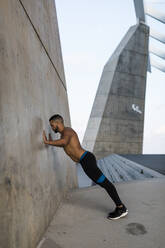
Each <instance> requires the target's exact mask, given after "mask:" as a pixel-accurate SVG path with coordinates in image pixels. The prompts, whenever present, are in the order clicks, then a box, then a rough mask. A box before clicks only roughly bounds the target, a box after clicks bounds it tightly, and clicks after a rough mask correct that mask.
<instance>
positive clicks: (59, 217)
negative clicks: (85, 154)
mask: <svg viewBox="0 0 165 248" xmlns="http://www.w3.org/2000/svg"><path fill="white" fill-rule="evenodd" d="M115 186H116V189H117V191H118V193H119V195H120V197H121V199H122V201H123V202H124V204H125V205H126V206H127V208H128V211H129V212H128V215H127V216H125V217H123V218H121V219H118V220H108V219H107V218H106V216H107V214H108V213H109V212H110V211H113V210H114V208H115V205H114V203H113V202H112V200H111V198H110V197H109V195H108V194H107V192H106V191H105V190H104V189H103V188H101V187H100V186H99V185H96V186H92V187H86V188H81V189H77V190H73V191H72V192H71V193H70V194H69V195H68V199H65V201H63V203H62V204H61V206H60V208H59V209H58V210H57V213H56V215H55V216H54V218H53V220H52V222H51V223H50V225H49V227H48V229H47V231H46V233H45V234H44V236H43V238H42V240H41V242H40V244H39V245H38V247H37V248H56V247H57V248H77V247H79V248H87V247H90V248H100V247H101V248H110V247H112V248H132V247H134V248H144V247H145V248H164V244H165V235H164V230H165V211H164V205H165V191H164V189H165V179H163V178H162V179H160V178H154V179H145V180H137V181H130V182H120V183H115Z"/></svg>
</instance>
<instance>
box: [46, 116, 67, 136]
mask: <svg viewBox="0 0 165 248" xmlns="http://www.w3.org/2000/svg"><path fill="white" fill-rule="evenodd" d="M49 122H50V125H51V127H52V129H53V131H54V132H55V133H57V132H62V131H63V130H64V119H63V117H62V116H61V115H59V114H56V115H53V116H51V117H50V118H49Z"/></svg>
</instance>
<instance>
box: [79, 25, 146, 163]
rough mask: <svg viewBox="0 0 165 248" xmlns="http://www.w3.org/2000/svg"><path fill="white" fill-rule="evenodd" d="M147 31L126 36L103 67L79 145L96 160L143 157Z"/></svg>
mask: <svg viewBox="0 0 165 248" xmlns="http://www.w3.org/2000/svg"><path fill="white" fill-rule="evenodd" d="M148 40H149V27H148V26H147V25H145V24H144V23H139V24H137V25H134V26H132V27H130V28H129V30H128V32H127V33H126V35H125V36H124V38H123V39H122V41H121V42H120V44H119V45H118V47H117V48H116V50H115V51H114V53H113V54H112V56H111V57H110V59H109V60H108V62H107V63H106V65H105V66H104V70H103V73H102V76H101V79H100V83H99V86H98V89H97V93H96V96H95V99H94V103H93V107H92V111H91V114H90V118H89V120H88V124H87V129H86V131H85V135H84V139H83V142H82V145H83V147H84V148H86V149H88V150H90V151H92V152H94V154H95V155H96V158H97V159H99V158H102V157H104V156H108V155H109V154H111V153H120V154H139V153H142V145H143V126H144V107H145V90H146V74H147V62H148Z"/></svg>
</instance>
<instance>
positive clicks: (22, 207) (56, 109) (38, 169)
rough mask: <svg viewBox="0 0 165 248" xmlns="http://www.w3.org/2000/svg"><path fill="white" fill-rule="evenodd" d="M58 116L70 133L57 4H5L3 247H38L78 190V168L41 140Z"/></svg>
mask: <svg viewBox="0 0 165 248" xmlns="http://www.w3.org/2000/svg"><path fill="white" fill-rule="evenodd" d="M55 113H59V114H61V115H62V116H63V117H64V122H65V125H66V126H71V122H70V113H69V106H68V96H67V90H66V82H65V76H64V68H63V61H62V55H61V47H60V37H59V31H58V23H57V17H56V10H55V5H54V0H48V1H44V0H36V1H32V0H23V1H19V0H1V1H0V247H3V248H9V247H12V248H33V247H36V245H37V244H38V242H39V240H40V239H41V237H42V235H43V233H44V232H45V230H46V228H47V226H48V225H49V223H50V221H51V219H52V217H53V215H54V214H55V212H56V209H57V208H58V206H59V204H60V202H61V200H62V198H63V197H65V196H66V194H67V192H68V190H69V189H72V188H74V187H77V177H76V167H75V163H74V162H73V161H72V160H71V159H70V158H69V157H68V156H67V155H66V154H65V152H64V150H63V149H62V148H61V147H53V146H47V145H45V144H44V143H43V140H42V131H43V129H45V130H46V133H47V134H48V132H51V133H52V130H51V128H50V126H49V121H48V120H49V117H50V116H51V115H53V114H55ZM52 136H53V138H55V139H58V138H60V135H59V134H55V133H54V132H53V133H52Z"/></svg>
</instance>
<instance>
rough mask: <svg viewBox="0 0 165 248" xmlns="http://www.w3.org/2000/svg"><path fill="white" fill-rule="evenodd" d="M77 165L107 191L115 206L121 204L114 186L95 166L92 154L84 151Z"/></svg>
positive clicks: (94, 158)
mask: <svg viewBox="0 0 165 248" xmlns="http://www.w3.org/2000/svg"><path fill="white" fill-rule="evenodd" d="M79 163H80V164H81V166H82V168H83V170H84V172H85V173H86V174H87V176H88V177H89V178H90V179H92V180H93V181H94V182H95V183H96V184H99V185H100V186H101V187H103V188H104V189H105V190H106V191H107V193H108V194H109V196H110V197H111V198H112V200H113V201H114V203H115V204H116V206H119V205H122V204H123V203H122V201H121V200H120V198H119V195H118V193H117V191H116V188H115V186H114V185H113V184H112V183H111V182H110V181H109V180H108V179H107V178H106V177H105V175H104V174H103V173H102V171H101V170H100V168H99V167H98V166H97V163H96V157H95V155H94V154H93V153H92V152H90V151H85V152H84V153H83V154H82V156H81V158H80V162H79Z"/></svg>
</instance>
